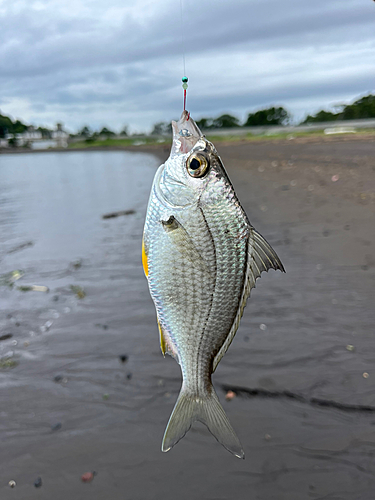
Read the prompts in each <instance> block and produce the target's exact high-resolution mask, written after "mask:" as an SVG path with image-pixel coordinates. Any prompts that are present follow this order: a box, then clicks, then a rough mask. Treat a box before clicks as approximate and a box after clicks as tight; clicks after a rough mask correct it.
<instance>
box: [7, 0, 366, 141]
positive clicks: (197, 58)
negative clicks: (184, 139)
mask: <svg viewBox="0 0 375 500" xmlns="http://www.w3.org/2000/svg"><path fill="white" fill-rule="evenodd" d="M182 1H183V11H184V16H183V24H181V11H180V0H156V1H155V0H153V1H151V0H132V1H129V0H121V1H120V0H106V1H104V0H0V110H1V112H2V113H3V114H7V115H12V116H13V117H17V118H21V119H23V120H24V121H27V122H28V123H35V124H37V125H46V126H51V125H53V124H55V123H56V121H62V122H63V123H64V124H65V127H66V128H68V129H69V130H70V131H75V130H77V129H78V128H79V127H81V126H83V125H85V124H87V125H90V126H91V127H93V128H99V127H102V126H107V127H109V128H112V129H115V130H119V129H120V128H121V127H122V126H123V125H126V124H127V125H129V126H130V127H131V129H132V130H133V131H135V130H146V129H149V128H150V127H151V125H152V124H153V123H155V122H157V121H169V120H170V119H173V118H177V117H179V115H180V113H181V111H182V88H181V77H182V76H183V63H182V53H183V51H182V40H181V38H182V37H181V34H182V30H183V32H184V39H185V43H184V46H185V57H186V74H187V76H188V77H189V89H188V105H187V108H188V109H189V110H190V111H191V113H192V116H193V118H196V119H198V118H200V117H203V116H211V117H214V116H218V115H220V114H222V113H223V112H230V113H233V114H235V115H237V116H238V117H240V118H241V119H243V118H245V116H246V114H247V113H248V112H250V111H254V110H256V109H259V108H262V107H264V106H269V105H283V106H285V107H286V108H287V109H289V110H290V111H291V112H292V114H293V117H294V118H295V119H296V120H298V119H301V118H302V117H303V116H304V115H305V114H306V113H311V112H314V111H317V110H319V109H320V108H322V107H326V108H328V107H329V106H332V105H333V104H339V103H342V102H345V103H348V102H350V101H352V100H353V99H354V98H356V97H357V96H360V95H364V94H366V93H368V92H373V91H374V90H375V89H374V87H375V84H374V82H375V50H374V49H375V2H374V1H373V0H313V1H311V0H310V1H306V0H284V1H277V0H182ZM182 26H183V28H182Z"/></svg>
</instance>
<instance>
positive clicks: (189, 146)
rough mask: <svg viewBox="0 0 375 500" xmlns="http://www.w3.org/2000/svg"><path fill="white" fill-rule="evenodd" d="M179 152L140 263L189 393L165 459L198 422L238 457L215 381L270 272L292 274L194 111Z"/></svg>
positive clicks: (164, 170) (169, 433)
mask: <svg viewBox="0 0 375 500" xmlns="http://www.w3.org/2000/svg"><path fill="white" fill-rule="evenodd" d="M172 127H173V134H174V140H173V146H172V151H171V155H170V157H169V158H168V160H167V161H166V162H165V164H163V165H162V166H161V167H159V169H158V171H157V173H156V175H155V179H154V183H153V186H152V190H151V195H150V200H149V204H148V209H147V215H146V222H145V229H144V236H143V245H142V248H143V254H142V261H143V264H144V268H145V274H146V276H147V279H148V283H149V288H150V293H151V296H152V299H153V301H154V303H155V307H156V312H157V317H158V323H159V330H160V341H161V343H160V345H161V348H162V351H163V354H164V353H168V354H171V355H172V356H173V357H174V358H175V359H176V361H177V362H178V363H179V364H180V366H181V371H182V379H183V380H182V387H181V392H180V395H179V397H178V399H177V402H176V405H175V407H174V410H173V412H172V415H171V417H170V419H169V422H168V425H167V428H166V431H165V434H164V438H163V444H162V450H163V451H168V450H170V449H171V448H172V447H173V446H174V445H175V444H176V443H177V442H178V441H179V440H180V439H181V438H182V437H183V436H184V435H185V434H186V432H187V431H188V430H189V429H190V427H191V425H192V423H193V422H194V421H195V420H200V421H201V422H203V423H204V424H205V425H206V426H207V427H208V429H209V430H210V432H211V433H212V434H213V435H214V436H215V437H216V439H217V440H218V441H219V442H220V443H221V444H222V445H223V446H224V447H225V448H227V449H228V450H229V451H230V452H231V453H233V454H234V455H236V456H237V457H239V458H243V457H244V452H243V450H242V446H241V444H240V442H239V440H238V438H237V436H236V434H235V432H234V430H233V428H232V426H231V424H230V423H229V420H228V418H227V416H226V414H225V412H224V410H223V408H222V406H221V404H220V402H219V399H218V397H217V395H216V392H215V390H214V387H213V385H212V382H211V375H212V372H213V371H214V370H215V369H216V367H217V365H218V363H219V362H220V360H221V359H222V357H223V355H224V354H225V352H226V350H227V349H228V347H229V345H230V343H231V342H232V340H233V337H234V335H235V333H236V331H237V328H238V325H239V321H240V319H241V316H242V314H243V309H244V307H245V305H246V301H247V299H248V297H249V294H250V290H251V289H252V288H254V287H255V280H256V279H257V278H259V276H260V274H261V272H262V271H268V269H270V268H273V269H279V270H281V271H284V268H283V266H282V264H281V261H280V259H279V258H278V256H277V255H276V253H275V252H274V250H273V249H272V248H271V247H270V245H269V244H268V243H267V242H266V240H265V239H264V238H263V237H262V236H261V235H260V234H259V233H258V232H257V231H256V230H255V229H254V228H253V227H252V226H251V224H250V222H249V220H248V218H247V216H246V214H245V212H244V210H243V208H242V207H241V204H240V202H239V200H238V199H237V196H236V194H235V191H234V188H233V186H232V184H231V182H230V180H229V178H228V176H227V173H226V171H225V168H224V166H223V164H222V162H221V160H220V158H219V156H218V155H217V152H216V149H215V147H214V146H213V144H212V143H210V142H209V141H207V140H206V139H205V138H204V136H203V135H202V133H201V132H200V130H199V129H198V127H197V126H196V124H195V122H194V120H192V119H191V118H190V116H189V115H188V114H187V112H184V113H183V114H182V117H181V119H180V121H179V122H178V123H176V122H172Z"/></svg>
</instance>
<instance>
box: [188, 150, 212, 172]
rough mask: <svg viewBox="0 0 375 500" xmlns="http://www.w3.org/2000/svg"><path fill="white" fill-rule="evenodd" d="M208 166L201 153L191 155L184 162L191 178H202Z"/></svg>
mask: <svg viewBox="0 0 375 500" xmlns="http://www.w3.org/2000/svg"><path fill="white" fill-rule="evenodd" d="M209 166H210V165H209V163H208V160H207V158H206V156H205V155H203V154H202V153H193V154H192V155H190V156H189V158H188V159H187V161H186V169H187V171H188V174H189V175H190V176H191V177H203V176H204V175H205V174H206V173H207V171H208V169H209Z"/></svg>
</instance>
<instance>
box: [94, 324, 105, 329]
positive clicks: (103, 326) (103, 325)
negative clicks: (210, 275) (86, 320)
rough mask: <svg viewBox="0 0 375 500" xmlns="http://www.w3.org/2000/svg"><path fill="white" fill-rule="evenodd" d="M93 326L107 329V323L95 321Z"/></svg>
mask: <svg viewBox="0 0 375 500" xmlns="http://www.w3.org/2000/svg"><path fill="white" fill-rule="evenodd" d="M95 326H96V327H97V328H103V330H108V325H105V324H103V323H95Z"/></svg>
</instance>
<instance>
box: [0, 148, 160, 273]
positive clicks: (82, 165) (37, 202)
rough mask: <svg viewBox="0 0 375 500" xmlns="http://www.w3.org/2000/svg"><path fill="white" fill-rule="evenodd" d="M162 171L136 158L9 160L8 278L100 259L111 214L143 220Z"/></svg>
mask: <svg viewBox="0 0 375 500" xmlns="http://www.w3.org/2000/svg"><path fill="white" fill-rule="evenodd" d="M157 166H158V161H157V159H156V158H155V157H153V156H151V155H146V154H139V153H131V152H99V151H92V152H74V153H69V154H67V153H66V154H61V153H49V154H43V153H41V154H23V155H1V156H0V235H1V236H0V269H1V271H0V274H1V273H3V272H7V271H11V270H12V269H19V268H22V269H23V268H24V267H25V266H26V267H30V266H40V264H41V263H42V262H44V263H45V265H46V266H51V265H52V264H53V263H56V262H59V263H61V264H62V265H64V264H66V263H68V262H70V261H74V260H76V259H79V258H82V257H83V256H85V257H87V256H90V255H92V254H93V253H95V251H96V249H97V247H98V245H99V244H100V241H101V239H102V237H103V228H105V223H103V222H102V220H101V218H102V215H103V214H105V213H108V212H114V211H118V210H128V209H132V210H135V212H136V215H135V216H133V215H132V216H130V217H132V218H134V217H136V218H138V219H139V218H140V217H143V214H144V212H145V204H146V203H147V197H148V193H149V190H150V185H151V182H152V179H153V176H154V173H155V168H156V167H157ZM31 242H32V246H31ZM25 243H30V246H29V247H28V248H27V250H26V249H24V250H23V251H21V250H20V251H17V247H19V246H22V245H23V244H25Z"/></svg>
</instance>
